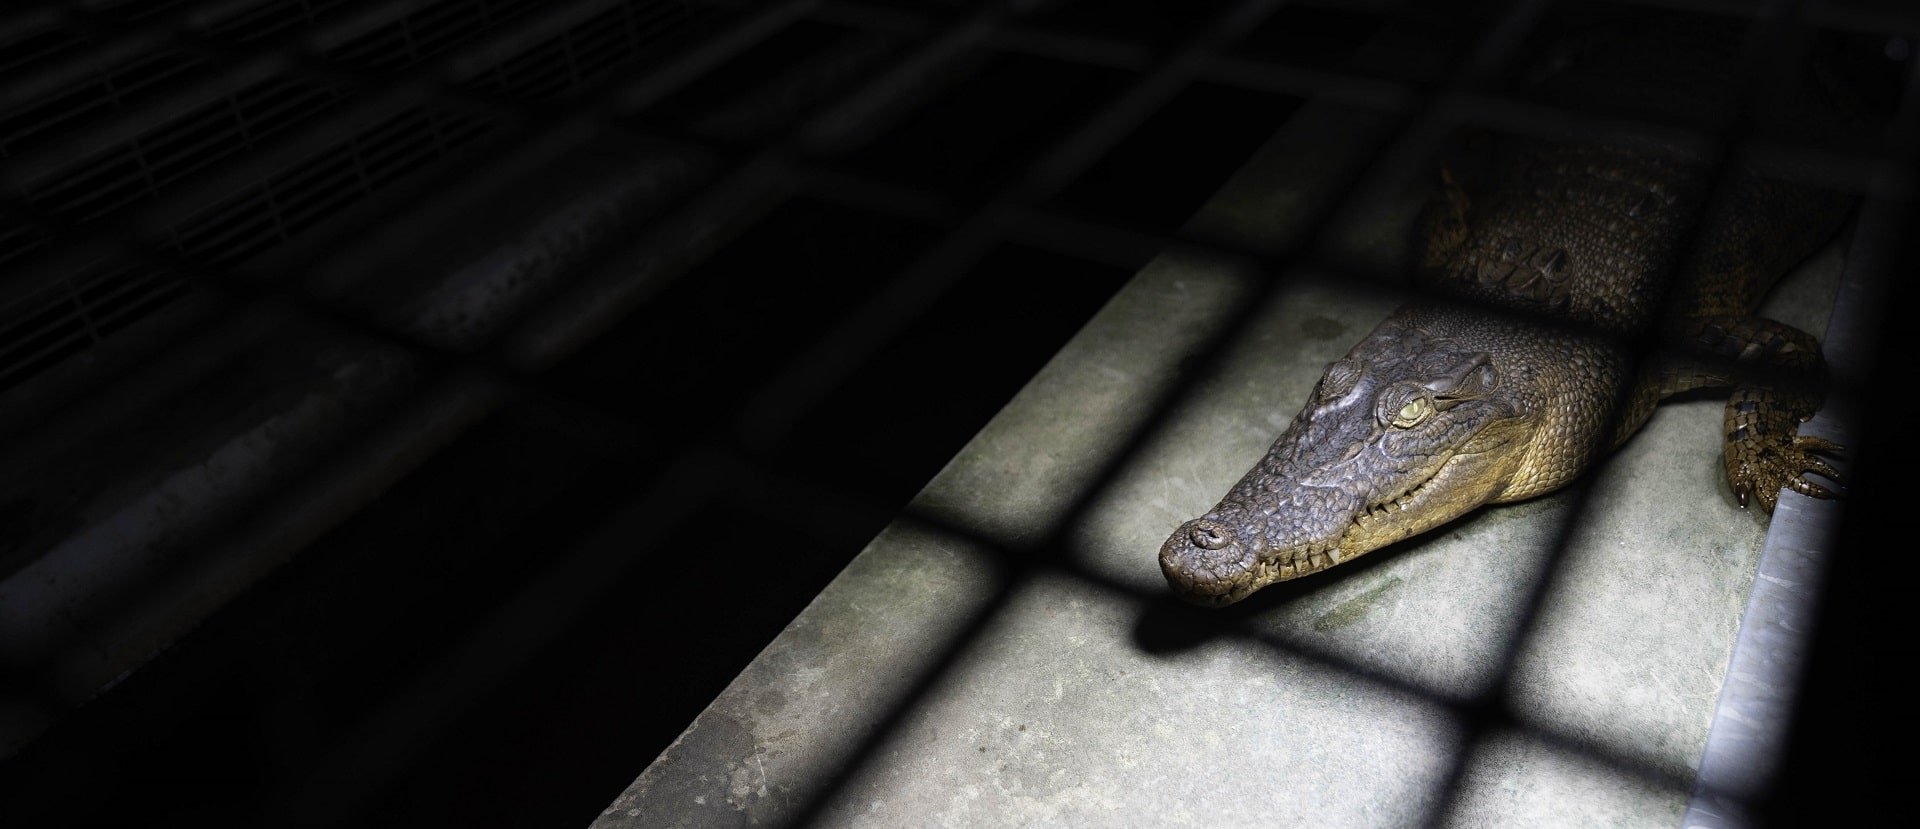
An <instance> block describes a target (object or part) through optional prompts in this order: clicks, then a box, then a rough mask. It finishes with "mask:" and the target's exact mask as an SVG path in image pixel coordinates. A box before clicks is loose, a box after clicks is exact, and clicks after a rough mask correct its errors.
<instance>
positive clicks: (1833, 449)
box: [1793, 435, 1847, 453]
mask: <svg viewBox="0 0 1920 829" xmlns="http://www.w3.org/2000/svg"><path fill="white" fill-rule="evenodd" d="M1793 445H1794V446H1795V447H1797V448H1800V449H1805V450H1807V451H1809V452H1828V453H1840V452H1845V451H1847V447H1845V446H1842V445H1840V444H1838V443H1834V442H1833V441H1830V440H1827V439H1826V438H1823V437H1815V436H1813V435H1794V436H1793Z"/></svg>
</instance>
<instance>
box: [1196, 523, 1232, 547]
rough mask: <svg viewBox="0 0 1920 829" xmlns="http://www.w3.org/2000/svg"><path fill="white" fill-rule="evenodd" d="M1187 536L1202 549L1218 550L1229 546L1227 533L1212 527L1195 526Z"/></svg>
mask: <svg viewBox="0 0 1920 829" xmlns="http://www.w3.org/2000/svg"><path fill="white" fill-rule="evenodd" d="M1187 538H1188V540H1190V541H1192V542H1193V546H1195V547H1199V548H1200V549H1202V550H1218V549H1220V548H1222V547H1225V546H1227V536H1226V534H1224V533H1222V532H1220V531H1219V530H1216V529H1214V528H1212V527H1194V528H1193V531H1192V532H1190V533H1187Z"/></svg>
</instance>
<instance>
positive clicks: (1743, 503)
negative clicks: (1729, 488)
mask: <svg viewBox="0 0 1920 829" xmlns="http://www.w3.org/2000/svg"><path fill="white" fill-rule="evenodd" d="M1752 491H1753V490H1752V489H1751V488H1749V487H1748V486H1747V485H1746V484H1740V485H1739V486H1736V487H1734V488H1733V497H1734V500H1736V501H1739V502H1740V508H1741V509H1746V508H1747V495H1748V494H1749V493H1751V492H1752Z"/></svg>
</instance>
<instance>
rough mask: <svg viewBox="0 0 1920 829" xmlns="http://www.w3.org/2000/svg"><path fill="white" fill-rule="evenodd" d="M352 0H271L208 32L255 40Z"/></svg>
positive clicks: (309, 20)
mask: <svg viewBox="0 0 1920 829" xmlns="http://www.w3.org/2000/svg"><path fill="white" fill-rule="evenodd" d="M348 2H349V0H271V2H267V3H262V4H260V5H257V6H253V7H251V8H246V9H242V10H240V11H239V12H237V13H235V14H232V15H230V16H227V17H224V18H221V19H219V20H217V21H215V22H214V23H213V24H212V25H209V26H207V27H206V29H205V30H204V33H205V34H206V35H207V36H208V37H210V38H213V39H215V40H226V41H232V42H234V43H252V42H254V41H259V40H265V39H267V38H270V37H273V36H274V35H278V34H280V33H282V32H286V31H288V30H290V29H293V28H294V27H297V26H310V25H313V24H314V23H317V22H319V21H320V19H321V17H322V16H323V15H325V14H326V13H327V12H330V11H333V10H334V9H338V8H340V7H342V6H345V5H347V3H348Z"/></svg>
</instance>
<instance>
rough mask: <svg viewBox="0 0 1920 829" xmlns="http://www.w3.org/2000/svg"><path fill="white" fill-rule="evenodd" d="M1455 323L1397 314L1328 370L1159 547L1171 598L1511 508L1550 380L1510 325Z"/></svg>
mask: <svg viewBox="0 0 1920 829" xmlns="http://www.w3.org/2000/svg"><path fill="white" fill-rule="evenodd" d="M1451 319H1452V318H1451V317H1450V316H1449V315H1448V314H1446V313H1444V312H1440V313H1412V314H1408V313H1401V314H1396V315H1395V316H1393V317H1390V318H1389V319H1388V321H1387V322H1385V323H1382V324H1381V326H1380V327H1379V328H1377V329H1376V330H1375V331H1374V332H1373V333H1372V334H1371V335H1369V336H1368V337H1367V338H1366V339H1365V340H1363V341H1361V342H1360V344H1359V345H1357V346H1355V347H1354V348H1353V350H1352V351H1351V352H1349V353H1348V354H1347V356H1346V357H1344V358H1342V359H1340V360H1337V361H1335V362H1334V363H1332V364H1331V365H1329V366H1327V369H1326V372H1325V373H1324V374H1323V375H1322V376H1321V377H1320V382H1319V383H1318V384H1317V385H1316V386H1315V387H1314V390H1313V396H1312V399H1310V400H1309V401H1308V402H1307V405H1306V406H1305V407H1304V408H1303V409H1302V410H1301V412H1300V414H1299V415H1298V416H1296V417H1295V418H1294V420H1293V423H1292V425H1291V426H1289V427H1288V428H1287V430H1286V432H1285V433H1284V434H1282V435H1281V436H1280V438H1279V440H1278V441H1276V442H1275V443H1274V444H1273V448H1272V449H1270V450H1268V452H1267V454H1266V457H1264V458H1263V459H1262V460H1261V461H1260V462H1259V463H1258V464H1257V465H1255V466H1254V468H1253V470H1252V471H1250V472H1248V473H1247V475H1246V477H1244V478H1242V479H1241V480H1240V482H1239V483H1238V484H1236V485H1235V486H1234V487H1233V489H1232V491H1231V492H1229V493H1228V494H1227V496H1226V498H1225V499H1223V500H1222V501H1221V502H1220V503H1219V505H1218V506H1215V507H1214V508H1213V509H1212V510H1210V511H1208V512H1207V513H1206V514H1205V515H1203V516H1201V517H1199V518H1196V519H1194V520H1192V521H1188V522H1187V523H1185V524H1183V525H1181V527H1180V528H1179V529H1178V530H1176V531H1175V532H1174V533H1173V535H1172V536H1171V537H1170V538H1168V539H1167V541H1166V543H1165V544H1164V545H1162V546H1161V548H1160V568H1161V571H1162V572H1164V573H1165V574H1166V577H1167V581H1168V583H1169V584H1171V585H1172V586H1173V588H1174V590H1175V592H1177V593H1178V594H1179V595H1180V596H1182V597H1183V598H1185V599H1188V600H1190V601H1193V602H1196V603H1199V604H1205V605H1225V604H1231V603H1233V602H1236V601H1239V600H1241V599H1243V598H1246V597H1247V596H1248V595H1250V594H1252V593H1253V592H1254V591H1256V590H1259V589H1260V588H1262V587H1265V586H1267V585H1269V584H1272V583H1274V582H1278V581H1285V580H1287V579H1292V578H1298V577H1300V576H1304V575H1307V574H1309V573H1314V572H1318V571H1320V570H1324V569H1327V568H1328V567H1332V566H1334V565H1336V564H1339V563H1341V562H1344V561H1348V560H1351V559H1353V558H1355V557H1357V556H1359V555H1361V554H1363V553H1367V552H1370V551H1372V550H1376V549H1379V548H1380V547H1383V546H1386V545H1388V544H1391V543H1393V542H1396V541H1399V540H1401V539H1404V538H1407V537H1408V536H1412V535H1415V534H1417V533H1421V532H1425V531H1426V530H1429V529H1432V528H1434V527H1436V526H1439V525H1441V524H1443V523H1446V522H1448V521H1451V520H1453V519H1454V518H1456V517H1459V516H1460V515H1462V514H1464V513H1466V512H1468V511H1470V510H1472V509H1474V508H1475V507H1478V506H1480V505H1482V504H1485V503H1488V502H1490V501H1494V500H1510V499H1511V496H1512V495H1513V493H1514V492H1515V490H1516V487H1515V486H1514V484H1515V481H1516V472H1517V471H1519V470H1521V469H1522V468H1523V466H1525V465H1526V464H1525V460H1526V458H1527V455H1528V452H1529V449H1530V447H1531V446H1532V445H1533V444H1534V443H1535V441H1534V437H1535V435H1536V433H1538V432H1540V431H1541V429H1542V425H1543V424H1547V423H1551V422H1552V420H1553V418H1551V417H1550V416H1549V415H1550V413H1549V412H1546V411H1545V409H1547V408H1549V404H1550V403H1551V401H1552V398H1553V396H1554V395H1553V394H1552V392H1551V390H1550V389H1547V388H1543V385H1549V384H1551V382H1552V381H1551V377H1552V376H1553V374H1554V372H1552V371H1551V370H1543V369H1544V368H1546V367H1545V366H1543V363H1546V362H1548V360H1547V359H1543V358H1542V356H1541V355H1540V353H1539V352H1540V349H1538V348H1536V347H1534V346H1532V345H1528V344H1526V336H1525V335H1524V334H1522V333H1520V332H1519V331H1518V330H1517V329H1515V328H1514V327H1513V326H1510V325H1505V324H1490V325H1486V326H1481V327H1474V326H1460V325H1449V324H1447V323H1449V322H1450V320H1451ZM1561 353H1562V354H1565V353H1566V352H1561ZM1561 359H1563V360H1565V359H1567V358H1566V357H1562V358H1561ZM1520 477H1526V476H1520ZM1520 488H1521V489H1524V488H1525V485H1524V484H1523V485H1522V486H1521V487H1520ZM1503 496H1505V497H1503Z"/></svg>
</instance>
